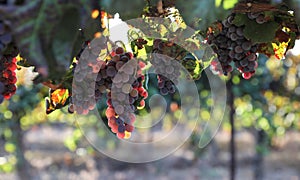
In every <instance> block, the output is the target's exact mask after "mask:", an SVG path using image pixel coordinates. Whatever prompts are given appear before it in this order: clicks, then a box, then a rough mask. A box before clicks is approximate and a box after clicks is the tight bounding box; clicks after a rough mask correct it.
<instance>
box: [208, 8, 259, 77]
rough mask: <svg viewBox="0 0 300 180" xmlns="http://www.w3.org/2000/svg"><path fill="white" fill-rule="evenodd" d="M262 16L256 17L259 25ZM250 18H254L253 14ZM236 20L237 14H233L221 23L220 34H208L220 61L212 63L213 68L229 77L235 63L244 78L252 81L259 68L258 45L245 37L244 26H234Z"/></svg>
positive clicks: (209, 41)
mask: <svg viewBox="0 0 300 180" xmlns="http://www.w3.org/2000/svg"><path fill="white" fill-rule="evenodd" d="M260 15H261V14H260ZM260 15H255V17H256V21H258V23H262V20H261V19H260V17H261V16H260ZM248 16H249V17H250V16H251V18H252V17H253V14H252V13H251V14H249V15H248ZM234 18H235V14H231V15H230V16H228V17H227V19H225V20H224V21H223V22H222V23H219V30H220V32H217V31H209V32H208V37H207V42H208V44H211V45H213V46H212V48H213V50H214V52H215V53H216V54H217V55H218V61H217V60H214V61H212V63H211V65H212V66H211V68H212V70H213V71H215V72H217V73H219V74H221V73H223V74H224V75H227V74H228V73H229V72H231V71H232V70H233V68H232V64H231V62H234V65H235V66H236V68H237V69H238V70H239V71H240V72H241V73H242V76H243V78H244V79H250V78H251V76H252V75H254V73H255V69H256V68H257V62H256V60H257V55H256V52H257V50H258V45H257V44H254V43H253V42H251V41H250V40H248V39H247V38H246V37H245V36H244V33H243V30H244V27H243V26H240V27H238V26H236V25H234V23H233V21H234Z"/></svg>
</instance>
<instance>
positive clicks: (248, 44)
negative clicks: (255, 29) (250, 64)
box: [242, 41, 252, 51]
mask: <svg viewBox="0 0 300 180" xmlns="http://www.w3.org/2000/svg"><path fill="white" fill-rule="evenodd" d="M251 47H252V43H251V42H249V41H246V42H243V44H242V48H243V50H244V51H249V50H250V49H251Z"/></svg>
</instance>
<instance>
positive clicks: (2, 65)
mask: <svg viewBox="0 0 300 180" xmlns="http://www.w3.org/2000/svg"><path fill="white" fill-rule="evenodd" d="M16 62H17V60H16V58H15V57H14V56H11V55H3V56H2V57H1V58H0V104H1V103H2V102H3V100H4V99H9V98H10V97H11V96H12V95H14V94H15V93H16V90H17V87H16V85H15V84H16V82H17V77H16V72H15V70H16V69H17V65H16Z"/></svg>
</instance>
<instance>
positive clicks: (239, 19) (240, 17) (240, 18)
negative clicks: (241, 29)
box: [233, 14, 249, 26]
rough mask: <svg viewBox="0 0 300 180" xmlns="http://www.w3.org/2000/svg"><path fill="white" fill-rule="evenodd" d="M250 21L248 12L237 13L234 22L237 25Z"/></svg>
mask: <svg viewBox="0 0 300 180" xmlns="http://www.w3.org/2000/svg"><path fill="white" fill-rule="evenodd" d="M248 21H249V18H248V17H247V15H246V14H237V15H235V17H234V20H233V24H234V25H236V26H243V25H245V23H247V22H248Z"/></svg>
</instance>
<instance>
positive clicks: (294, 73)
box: [0, 0, 300, 173]
mask: <svg viewBox="0 0 300 180" xmlns="http://www.w3.org/2000/svg"><path fill="white" fill-rule="evenodd" d="M236 2H237V0H215V1H214V0H209V1H208V0H200V1H199V0H189V1H188V3H187V1H186V0H177V1H176V7H177V8H178V9H179V10H180V12H181V13H182V16H183V18H184V20H185V21H186V22H187V24H188V25H189V26H191V27H192V28H194V29H197V30H198V29H200V30H205V29H206V28H207V27H208V26H209V25H210V24H211V23H213V22H214V21H216V20H218V19H224V18H225V17H226V16H227V15H228V14H229V10H230V8H232V7H233V6H234V4H235V3H236ZM273 2H274V3H278V2H280V0H274V1H273ZM285 2H286V3H287V4H289V5H290V7H292V9H295V10H296V11H295V12H296V16H297V20H298V23H299V22H300V13H298V12H300V1H299V0H287V1H285ZM151 3H153V4H155V3H157V2H156V1H154V0H153V1H151ZM102 5H103V7H102V8H103V9H105V10H106V11H108V12H109V13H111V14H115V13H119V14H120V17H121V18H122V19H123V20H127V19H132V18H137V17H139V16H140V15H141V12H142V10H143V8H144V6H145V1H142V0H139V1H134V2H133V1H132V0H102ZM299 44H300V43H299V42H298V43H297V47H296V48H295V50H294V51H293V52H289V53H288V54H287V55H286V59H284V60H281V61H278V60H276V59H275V58H272V57H271V58H268V57H266V56H260V57H259V68H258V69H257V73H256V74H255V76H253V77H252V78H251V79H250V80H244V79H242V78H241V76H240V75H236V74H235V73H233V74H232V77H231V79H232V82H233V89H232V91H233V93H234V95H235V99H234V107H235V119H236V128H237V129H238V130H247V131H250V132H255V131H257V130H263V131H265V132H266V133H267V135H268V146H267V147H276V146H278V145H279V144H278V142H277V141H276V140H277V137H283V136H284V135H285V133H286V132H287V131H289V130H299V129H300V81H299V78H300V64H299V62H300V53H299V49H300V45H299ZM17 74H18V84H17V85H18V90H17V94H16V95H15V96H13V98H12V99H11V100H10V101H5V102H4V103H3V104H2V105H1V106H0V137H1V140H0V144H1V146H0V172H6V173H9V172H12V171H14V170H15V169H18V164H19V168H20V166H22V165H23V163H24V162H22V160H26V159H28V157H26V156H24V154H25V151H26V149H25V148H24V147H20V146H24V144H22V143H21V144H20V142H19V141H22V139H18V138H20V137H23V136H20V135H19V133H21V134H24V133H26V132H28V131H30V130H33V129H35V128H37V127H39V126H41V125H47V126H55V125H57V124H59V125H60V126H68V127H72V129H73V131H72V133H71V135H70V136H69V137H68V138H66V139H65V140H64V142H65V146H66V147H67V148H68V149H69V150H70V151H72V152H78V151H77V150H78V149H81V148H84V149H86V152H87V153H88V154H90V155H95V150H94V149H93V147H92V146H91V145H89V143H88V142H86V140H85V138H84V136H83V135H82V133H81V131H80V129H79V128H78V127H77V126H76V122H75V121H74V116H73V115H70V114H68V113H67V109H66V108H64V109H62V110H61V111H55V112H53V113H51V114H50V115H46V113H45V104H44V98H45V97H46V96H47V95H48V88H46V87H43V86H41V85H34V84H32V83H31V80H32V79H34V77H35V75H34V74H32V73H31V70H28V69H27V68H22V69H21V70H20V71H18V72H17ZM227 79H228V78H227ZM224 80H226V78H224ZM196 84H197V87H198V90H199V97H200V102H201V109H200V117H201V120H202V122H203V123H205V122H207V121H209V119H210V118H211V117H210V110H211V108H212V106H213V102H212V97H211V93H210V86H209V82H208V79H207V77H206V75H205V73H204V72H203V75H202V77H201V78H200V79H199V80H197V81H196ZM155 87H156V85H155V82H154V78H153V77H150V80H149V89H148V91H149V96H151V95H154V94H157V93H158V90H157V89H156V88H155ZM166 101H167V103H168V111H169V112H176V111H180V110H179V108H178V107H179V106H180V97H179V96H178V94H175V95H174V96H167V97H166ZM146 104H147V105H148V104H149V102H147V103H146ZM104 106H105V100H104V99H103V101H101V102H99V103H98V109H99V111H100V114H101V116H102V119H105V112H104V110H103V109H104V108H103V107H104ZM101 110H102V112H101ZM147 110H149V106H146V109H145V110H143V111H141V112H140V113H141V114H143V113H144V114H145V113H147ZM191 113H192V112H191ZM178 114H179V113H178ZM175 115H176V113H175ZM166 119H167V120H165V121H163V122H162V124H161V131H169V130H170V129H172V127H173V125H174V124H176V122H177V119H178V117H171V115H168V114H167V118H166ZM82 123H84V124H86V125H87V126H90V127H93V128H95V129H96V131H97V134H98V135H99V138H105V134H104V133H103V132H102V130H101V127H97V126H96V127H95V124H97V119H95V118H90V120H89V121H85V122H82ZM230 128H231V127H230V124H229V120H228V114H225V118H224V121H223V123H222V126H221V129H222V130H224V131H229V130H230ZM19 130H21V131H22V132H18V131H19ZM194 131H195V133H194V134H193V136H192V137H191V139H190V141H189V143H190V146H191V148H192V149H193V150H194V152H195V153H197V155H199V156H200V155H201V154H202V152H203V150H199V149H198V148H197V145H198V142H199V138H200V137H199V135H200V134H201V133H200V132H201V131H202V126H201V125H200V126H198V127H197V128H196V129H195V130H194ZM207 136H211V134H208V135H207ZM107 146H109V147H111V148H115V147H116V146H117V142H108V144H107ZM267 147H265V149H267ZM20 150H21V151H20ZM28 161H30V159H28ZM19 170H20V169H19Z"/></svg>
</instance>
